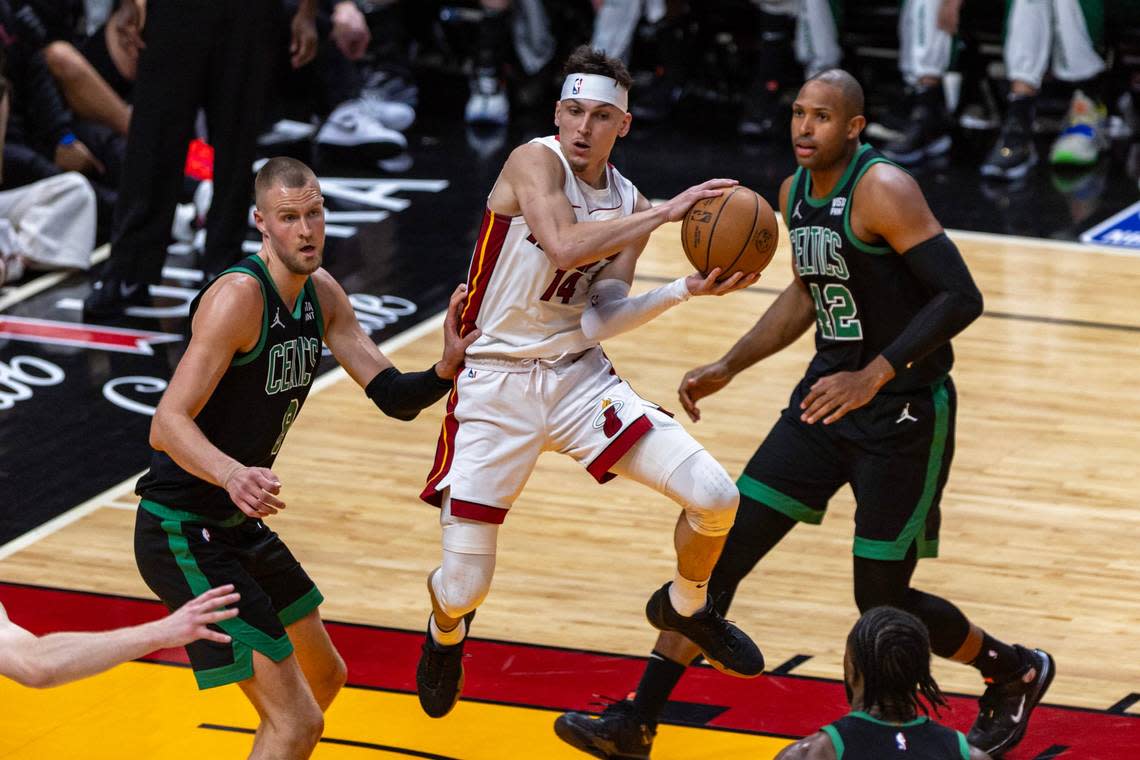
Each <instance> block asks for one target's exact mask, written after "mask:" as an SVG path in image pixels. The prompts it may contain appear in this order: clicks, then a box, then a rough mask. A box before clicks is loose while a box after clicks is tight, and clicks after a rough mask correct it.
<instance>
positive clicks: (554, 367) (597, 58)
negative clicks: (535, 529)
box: [416, 47, 763, 717]
mask: <svg viewBox="0 0 1140 760" xmlns="http://www.w3.org/2000/svg"><path fill="white" fill-rule="evenodd" d="M565 77H566V78H565V82H564V84H563V88H562V96H561V99H560V100H559V101H558V104H557V106H556V108H555V116H554V122H555V124H556V125H557V127H558V135H557V136H553V137H546V138H540V139H537V140H533V141H531V142H529V143H527V144H525V145H522V146H520V147H518V148H516V149H515V150H514V151H513V152H512V153H511V156H510V158H509V159H508V160H507V162H506V164H505V165H504V166H503V170H502V172H501V174H500V175H499V178H498V181H497V182H496V183H495V186H494V188H493V189H492V190H491V194H490V196H489V197H488V199H487V210H486V212H485V215H484V219H483V225H482V229H481V230H480V233H479V238H478V240H477V242H476V248H475V251H474V254H473V256H472V261H471V268H470V273H469V275H468V288H469V290H468V299H467V304H466V307H465V309H464V311H463V312H462V326H461V329H460V330H461V334H463V335H470V334H471V333H472V332H473V331H476V330H478V331H479V333H480V335H479V337H478V339H477V340H476V341H475V342H474V343H473V344H472V345H471V347H470V348H469V349H468V351H467V362H466V369H465V370H464V371H463V372H461V373H460V374H459V376H458V377H457V379H456V382H455V387H454V390H453V391H452V393H451V396H450V399H449V402H448V408H447V417H446V419H445V420H444V424H443V431H442V432H441V434H440V439H439V445H438V448H437V451H436V457H435V462H434V464H433V467H432V470H431V473H430V474H429V476H428V482H427V487H426V488H425V489H424V492H423V494H422V497H423V499H424V500H425V501H427V502H429V503H431V504H434V505H436V506H438V507H440V508H441V510H442V514H441V524H442V527H443V562H442V564H441V566H440V567H438V568H436V569H435V570H433V571H432V573H431V574H430V575H429V577H428V587H429V592H430V594H431V601H432V608H433V614H432V616H431V619H430V621H429V625H428V635H427V637H426V639H425V642H424V646H423V654H422V656H421V659H420V663H419V668H418V671H417V677H416V681H417V687H418V692H419V697H420V703H421V705H422V706H423V708H424V710H425V712H427V713H428V714H429V715H431V716H433V717H441V716H443V715H445V714H447V712H448V711H450V710H451V708H452V707H453V706H454V705H455V702H456V700H457V699H458V698H459V692H460V690H461V688H462V684H463V665H462V659H463V641H464V637H465V635H466V633H467V627H468V624H469V623H470V621H471V618H472V617H473V615H474V612H475V608H476V607H477V606H478V605H479V604H480V603H481V602H482V601H483V599H484V598H485V597H486V595H487V592H488V590H489V589H490V585H491V576H492V574H493V572H494V568H495V549H496V542H497V532H498V526H499V524H500V523H502V522H503V519H504V518H505V517H506V515H507V511H508V510H509V509H510V507H511V504H512V503H513V502H514V500H515V499H516V498H517V497H518V495H519V493H520V492H521V491H522V489H523V486H524V485H525V484H526V481H527V479H528V478H529V477H530V474H531V471H532V470H533V469H534V465H535V462H536V460H537V459H538V456H539V454H541V453H542V452H544V451H557V452H560V453H563V454H567V455H569V456H571V457H573V458H574V459H575V460H577V461H578V462H579V463H580V464H581V465H582V466H583V467H584V468H585V469H586V470H587V472H589V474H590V475H592V476H593V477H594V478H595V479H596V480H597V481H598V482H600V483H604V482H605V481H606V480H608V479H610V478H612V477H614V476H615V475H624V476H626V477H629V478H632V479H634V480H636V481H638V482H641V483H644V484H646V485H648V486H649V487H650V488H653V489H654V490H656V491H659V492H660V493H663V494H665V495H667V496H669V497H670V498H672V499H673V500H674V501H676V502H677V503H678V504H680V505H681V506H682V507H683V509H684V511H683V513H682V514H681V516H680V518H679V520H678V523H677V529H676V531H675V543H676V548H677V574H676V576H675V577H674V579H673V581H672V582H671V583H667V584H665V586H663V587H662V588H661V589H660V590H659V591H657V592H656V593H655V594H654V595H653V597H651V599H650V601H649V605H648V607H647V609H646V614H647V616H648V617H649V620H650V622H651V623H652V624H653V625H654V626H656V627H657V628H661V629H667V630H675V631H679V632H681V633H683V634H684V635H685V636H686V637H688V638H689V639H691V640H693V642H694V643H696V644H697V645H698V646H699V647H700V648H701V649H702V651H703V652H704V653H705V656H706V657H707V658H708V659H709V661H710V662H712V663H714V664H716V665H718V666H719V667H721V668H722V669H723V670H726V671H728V672H731V673H733V674H735V675H742V676H754V675H759V673H760V671H761V670H762V669H763V657H762V656H761V654H760V650H759V649H758V648H757V647H756V645H755V644H754V643H753V642H752V641H751V640H750V639H749V638H748V637H747V636H746V635H745V634H744V633H742V632H741V631H740V630H739V629H737V628H736V627H735V626H733V625H731V624H730V623H728V622H726V621H725V620H724V619H723V618H722V617H721V616H720V615H719V614H718V613H716V612H715V611H714V610H713V609H712V606H711V605H710V604H709V603H708V601H709V600H708V595H707V592H706V590H705V584H706V582H707V580H708V578H709V576H710V574H711V573H712V568H713V565H714V564H715V563H716V559H717V557H718V556H719V555H720V552H721V548H722V547H723V545H724V540H725V535H726V534H727V532H728V530H729V528H730V527H731V526H732V522H733V519H734V516H735V513H736V507H737V502H738V494H737V490H736V486H735V484H734V483H733V481H732V479H731V478H729V477H728V474H727V473H726V472H725V471H724V468H722V467H721V466H720V465H719V464H718V463H717V462H716V461H715V460H714V459H713V458H712V457H711V456H710V455H709V454H708V452H706V451H705V450H704V449H703V448H702V447H701V445H700V444H699V443H697V442H696V441H695V440H694V439H693V438H692V437H691V436H690V435H689V434H688V433H687V432H686V431H685V430H684V428H682V427H681V426H680V425H679V424H678V423H677V422H676V421H675V420H673V419H672V417H671V416H669V415H668V414H666V413H664V412H662V411H661V409H660V408H659V407H658V406H657V405H656V404H653V403H651V402H649V401H645V400H644V399H642V398H641V397H639V396H638V395H637V394H636V393H635V392H634V391H633V389H632V388H631V387H630V386H629V384H628V383H626V382H625V381H623V380H622V379H621V377H620V376H619V375H618V374H617V372H616V371H615V370H614V368H613V366H612V365H611V364H610V362H609V360H608V359H607V358H606V356H605V354H604V353H603V352H602V350H601V348H600V347H599V345H598V341H599V340H601V339H603V338H606V337H609V336H611V335H616V334H618V333H620V332H623V331H625V330H629V329H632V328H633V327H636V326H638V325H641V324H644V323H645V322H647V321H649V320H650V319H652V318H653V317H655V316H657V315H658V314H661V313H662V312H664V311H665V310H666V309H668V308H669V307H671V306H674V305H676V304H679V303H681V302H682V301H685V300H687V299H688V298H689V297H690V296H694V295H722V294H724V293H727V292H729V291H731V290H735V289H738V288H741V287H744V286H745V285H748V284H751V283H752V282H754V281H755V280H756V278H757V277H758V274H756V273H734V274H733V276H732V277H730V278H728V279H726V280H725V281H724V282H722V283H719V284H718V283H717V282H716V278H717V276H718V275H719V274H720V272H719V270H714V271H713V272H710V273H709V276H708V277H703V276H702V275H700V274H692V275H689V276H688V277H685V278H681V279H678V280H676V281H675V282H672V283H670V284H668V285H665V286H663V287H661V288H658V289H656V290H653V291H650V292H648V293H645V294H642V295H639V296H636V297H630V295H629V289H630V283H631V282H632V281H633V272H634V267H635V265H636V263H637V257H638V256H639V254H640V253H641V251H642V250H643V248H644V247H645V244H646V242H647V240H648V237H649V234H650V233H651V232H652V231H653V230H655V229H656V228H657V227H659V226H661V225H662V224H664V223H665V222H676V221H680V220H681V218H682V217H683V216H684V215H685V213H686V212H687V211H688V210H689V208H690V207H691V206H692V205H693V203H695V202H696V201H698V200H700V199H702V198H710V197H715V196H717V195H719V194H720V193H721V192H723V190H724V189H725V188H728V187H732V186H733V185H734V184H736V183H735V182H734V181H732V180H724V179H717V180H709V181H708V182H705V183H703V184H701V185H697V186H695V187H692V188H689V189H688V190H686V191H685V192H683V193H681V194H680V195H678V196H676V197H675V198H673V199H671V200H669V201H666V202H664V203H662V204H659V205H657V206H653V205H652V204H650V203H649V202H648V201H647V200H646V199H645V198H644V197H643V196H642V195H641V194H640V193H638V191H637V188H636V187H634V186H633V184H632V183H631V182H630V181H629V180H627V179H625V178H624V177H622V176H621V174H620V173H619V172H618V171H617V169H615V168H614V167H613V166H612V165H610V164H609V156H610V151H611V150H612V149H613V146H614V143H615V141H616V140H617V138H618V137H621V136H624V135H625V134H626V133H627V132H628V131H629V127H630V118H631V117H630V115H629V113H628V108H627V104H628V88H629V83H630V78H629V73H628V72H627V71H626V69H625V67H624V66H623V65H622V64H621V62H620V61H617V60H615V59H612V58H608V57H606V56H605V55H604V54H602V53H600V52H597V51H594V50H592V49H590V48H589V47H582V48H579V49H578V50H577V51H575V52H574V53H573V54H572V55H571V57H570V59H569V60H568V61H567V63H566V67H565Z"/></svg>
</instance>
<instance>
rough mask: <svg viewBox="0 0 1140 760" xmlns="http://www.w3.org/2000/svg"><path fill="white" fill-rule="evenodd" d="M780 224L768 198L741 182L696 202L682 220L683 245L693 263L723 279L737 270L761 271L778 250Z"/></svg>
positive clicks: (700, 269)
mask: <svg viewBox="0 0 1140 760" xmlns="http://www.w3.org/2000/svg"><path fill="white" fill-rule="evenodd" d="M779 239H780V228H779V225H778V224H777V223H776V214H775V212H773V211H772V207H771V206H769V205H768V202H767V201H766V200H764V199H763V198H761V197H760V195H759V194H757V193H755V192H753V191H752V190H749V189H748V188H747V187H743V186H737V187H734V188H732V189H731V190H726V191H725V192H724V193H722V194H721V195H719V196H717V197H715V198H705V199H704V200H699V201H697V202H696V203H694V204H693V207H692V208H691V209H689V213H687V214H686V215H685V218H684V220H683V221H682V222H681V246H682V247H683V248H684V249H685V255H686V256H688V257H689V261H690V262H691V263H692V265H693V267H694V268H695V269H696V270H697V271H698V272H701V273H702V274H705V275H707V274H708V273H709V272H710V271H712V270H713V269H715V268H716V267H720V271H721V272H722V274H721V276H720V279H722V280H723V279H725V278H726V277H731V276H732V275H733V274H734V273H736V272H759V271H761V270H762V269H764V267H766V266H768V264H769V262H771V261H772V257H773V256H774V255H775V253H776V243H778V242H779Z"/></svg>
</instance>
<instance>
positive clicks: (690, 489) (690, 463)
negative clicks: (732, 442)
mask: <svg viewBox="0 0 1140 760" xmlns="http://www.w3.org/2000/svg"><path fill="white" fill-rule="evenodd" d="M665 493H666V494H668V495H669V497H670V498H672V499H674V500H675V501H677V502H679V503H680V504H681V505H682V506H683V507H684V508H685V518H686V519H687V520H688V521H689V526H690V527H691V528H692V529H693V530H694V531H696V532H697V533H700V534H701V535H702V536H723V535H725V534H726V533H728V531H729V529H730V528H732V523H733V521H734V520H735V519H736V507H737V505H738V504H739V503H740V492H739V491H737V490H736V484H735V483H733V482H732V478H730V477H728V473H727V472H725V471H724V468H723V467H721V466H720V463H719V462H717V461H716V460H715V459H713V458H712V455H711V454H709V453H708V452H707V451H705V450H704V449H702V450H700V451H698V452H697V453H696V454H693V455H692V456H691V457H689V458H688V459H686V460H685V461H684V462H682V463H681V465H680V466H679V467H677V469H676V470H674V471H673V473H672V474H671V475H670V476H669V479H668V480H667V481H666V483H665Z"/></svg>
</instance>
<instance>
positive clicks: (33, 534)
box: [0, 309, 447, 561]
mask: <svg viewBox="0 0 1140 760" xmlns="http://www.w3.org/2000/svg"><path fill="white" fill-rule="evenodd" d="M446 316H447V310H446V309H444V310H443V311H441V312H439V313H438V314H436V315H435V316H432V317H429V318H427V319H425V320H424V321H423V322H420V323H419V324H418V325H415V326H414V327H410V328H408V329H407V330H404V331H403V332H401V333H399V334H397V335H394V336H392V337H391V338H389V339H388V340H386V341H384V342H383V343H381V344H379V345H380V350H381V351H382V352H384V355H385V356H388V355H390V354H393V353H395V352H396V351H398V350H400V349H401V348H403V347H404V346H407V345H408V344H410V343H413V342H414V341H416V340H419V339H420V338H422V337H424V336H425V335H427V334H429V333H431V332H433V331H435V330H438V329H440V327H442V326H443V320H444V319H445V318H446ZM347 377H348V373H347V372H345V371H344V368H343V367H337V368H336V369H333V370H330V371H328V372H326V373H325V374H323V375H321V376H320V377H318V378H317V379H316V380H314V381H313V387H312V388H311V389H310V390H309V395H310V396H312V395H314V394H317V393H320V392H321V391H323V390H324V389H325V388H328V387H329V386H330V385H333V384H334V383H336V382H338V381H340V380H343V379H345V378H347ZM143 472H145V470H144V471H143ZM143 472H137V473H135V474H134V475H132V476H130V477H129V478H127V479H126V480H124V481H123V482H121V483H119V484H117V485H114V486H111V487H110V488H108V489H107V490H106V491H103V493H101V494H99V495H97V496H94V497H92V498H90V499H88V500H87V501H85V502H83V503H82V504H80V505H78V506H75V507H72V508H71V509H69V510H67V511H66V512H64V513H63V514H61V515H57V516H56V517H54V518H52V519H51V520H49V521H47V522H46V523H44V524H43V525H40V526H39V527H36V528H33V529H32V530H30V531H28V532H27V533H25V534H24V535H22V536H20V537H19V538H14V539H12V540H11V541H9V542H8V543H6V544H4V545H3V546H0V561H3V560H5V559H7V558H8V557H11V556H12V555H13V554H15V553H16V552H18V551H20V550H21V549H26V548H28V547H29V546H31V545H32V544H35V543H37V542H39V541H41V540H43V539H44V538H47V537H48V536H50V535H52V534H53V533H57V532H59V531H60V530H63V529H64V528H66V527H67V526H68V525H71V524H72V523H74V522H76V521H78V520H82V519H83V518H84V517H87V515H89V514H91V513H92V512H95V511H96V510H98V509H99V508H100V507H101V506H105V505H106V506H111V507H112V508H113V509H127V507H124V506H120V505H118V504H114V503H113V502H115V501H116V500H117V499H119V498H120V497H122V496H126V495H128V494H130V493H131V492H132V491H133V490H134V487H135V482H136V481H137V480H138V479H139V478H140V477H142V475H143ZM109 502H110V504H108V503H109ZM134 508H135V507H134V506H133V505H132V506H131V507H130V508H129V509H131V510H134Z"/></svg>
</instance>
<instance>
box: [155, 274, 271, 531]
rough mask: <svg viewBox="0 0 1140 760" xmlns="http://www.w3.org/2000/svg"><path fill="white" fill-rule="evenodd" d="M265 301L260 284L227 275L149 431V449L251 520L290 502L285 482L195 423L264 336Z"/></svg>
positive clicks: (197, 322)
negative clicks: (236, 362) (238, 360)
mask: <svg viewBox="0 0 1140 760" xmlns="http://www.w3.org/2000/svg"><path fill="white" fill-rule="evenodd" d="M263 303H264V297H263V296H262V294H261V285H260V284H258V282H257V280H255V279H253V278H252V277H249V276H248V275H242V274H237V273H234V274H227V275H223V276H222V277H221V279H219V280H218V282H217V283H216V284H215V285H213V286H212V287H211V288H210V289H209V290H207V291H206V293H205V295H203V296H202V300H201V302H200V303H199V304H198V310H197V311H196V312H194V320H193V322H192V323H191V337H190V345H189V346H187V348H186V353H185V354H184V355H183V356H182V361H180V362H178V367H177V368H176V369H175V370H174V377H172V378H171V379H170V385H169V386H168V387H167V389H166V393H164V394H163V395H162V400H161V401H160V402H159V403H158V408H157V409H156V410H155V413H154V420H153V421H152V422H151V426H150V445H151V446H152V447H154V448H155V449H156V450H158V451H165V452H166V453H167V454H169V455H170V457H171V458H172V459H173V460H174V461H175V462H177V463H178V465H179V466H180V467H182V468H183V469H184V470H186V471H187V472H190V473H192V474H194V475H197V476H198V477H199V478H202V479H203V480H205V481H207V482H209V483H213V484H214V485H217V486H221V487H222V488H224V489H226V492H227V493H229V495H230V499H231V500H232V501H233V502H234V504H235V505H236V506H237V507H238V509H240V510H241V511H242V512H244V513H245V514H246V515H248V516H249V517H253V518H261V517H267V516H269V515H272V514H276V512H277V511H278V510H280V509H284V508H285V503H284V502H283V501H281V500H280V499H278V498H277V494H279V493H280V492H281V482H280V481H279V480H278V479H277V476H276V475H274V474H273V472H272V471H271V470H269V469H267V468H265V467H246V466H245V465H244V464H242V463H241V462H239V461H237V460H236V459H234V458H233V457H231V456H229V455H228V454H226V453H225V452H223V451H222V450H221V449H219V448H218V447H217V446H215V445H214V444H213V443H211V442H210V440H209V439H207V438H206V436H205V434H204V433H203V432H202V429H201V428H199V427H198V425H197V423H196V422H195V421H194V418H195V417H197V416H198V413H199V412H200V411H202V407H204V406H205V405H206V401H208V400H209V398H210V396H211V394H213V392H214V389H215V388H216V387H217V385H218V382H219V381H220V380H221V378H222V375H224V374H225V372H226V369H227V368H228V367H229V366H230V362H231V361H232V360H233V358H234V355H235V354H237V353H239V352H244V351H250V350H252V349H253V348H254V346H256V345H257V341H258V339H259V338H260V336H261V322H262V318H261V316H262V315H261V310H262V308H263Z"/></svg>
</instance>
